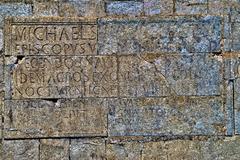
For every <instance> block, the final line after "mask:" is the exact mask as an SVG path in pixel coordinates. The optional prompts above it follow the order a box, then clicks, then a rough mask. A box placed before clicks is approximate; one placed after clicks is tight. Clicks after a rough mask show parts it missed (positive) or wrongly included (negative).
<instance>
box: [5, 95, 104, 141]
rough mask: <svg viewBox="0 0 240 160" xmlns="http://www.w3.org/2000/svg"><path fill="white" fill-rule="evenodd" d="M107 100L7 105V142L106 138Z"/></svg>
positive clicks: (20, 101) (18, 102)
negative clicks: (32, 139) (16, 139)
mask: <svg viewBox="0 0 240 160" xmlns="http://www.w3.org/2000/svg"><path fill="white" fill-rule="evenodd" d="M105 106H106V105H105V101H104V99H67V100H64V99H61V100H58V101H56V102H54V101H48V100H31V101H30V100H19V101H17V100H11V101H8V100H7V101H6V102H5V114H4V115H5V122H4V133H5V138H6V139H8V138H38V137H82V136H86V137H88V136H106V134H107V110H106V108H105Z"/></svg>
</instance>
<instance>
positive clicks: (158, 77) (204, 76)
mask: <svg viewBox="0 0 240 160" xmlns="http://www.w3.org/2000/svg"><path fill="white" fill-rule="evenodd" d="M221 69H222V63H221V61H219V60H218V59H215V58H210V57H205V56H198V55H184V56H180V55H168V56H166V55H157V54H146V55H138V56H137V55H129V56H119V93H120V95H121V96H125V97H151V96H176V95H184V96H185V95H198V96H201V95H221V88H222V85H221V82H222V73H221V72H222V71H221Z"/></svg>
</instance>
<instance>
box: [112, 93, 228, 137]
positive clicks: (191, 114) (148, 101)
mask: <svg viewBox="0 0 240 160" xmlns="http://www.w3.org/2000/svg"><path fill="white" fill-rule="evenodd" d="M109 105H110V106H109V108H110V113H109V135H110V136H168V135H224V134H225V130H226V120H225V112H224V110H225V108H224V105H223V101H222V99H221V98H219V97H213V98H196V97H176V98H172V97H171V98H138V99H121V100H118V99H113V100H112V102H110V103H109Z"/></svg>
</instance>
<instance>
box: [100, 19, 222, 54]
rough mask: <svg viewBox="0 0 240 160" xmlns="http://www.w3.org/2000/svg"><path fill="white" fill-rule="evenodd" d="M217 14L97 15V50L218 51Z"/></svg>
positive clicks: (116, 51)
mask: <svg viewBox="0 0 240 160" xmlns="http://www.w3.org/2000/svg"><path fill="white" fill-rule="evenodd" d="M221 23H222V22H221V18H220V17H219V16H209V15H208V16H201V17H200V16H187V17H184V16H169V17H160V18H145V19H144V18H124V19H112V18H106V19H101V20H100V22H99V32H98V47H99V54H115V53H116V54H140V53H149V52H150V53H159V52H166V54H168V53H172V52H174V53H176V52H180V53H182V54H184V53H195V52H217V51H220V40H221V38H220V37H221Z"/></svg>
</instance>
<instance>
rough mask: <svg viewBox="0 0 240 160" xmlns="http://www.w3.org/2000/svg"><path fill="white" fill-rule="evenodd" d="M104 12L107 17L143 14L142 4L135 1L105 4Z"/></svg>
mask: <svg viewBox="0 0 240 160" xmlns="http://www.w3.org/2000/svg"><path fill="white" fill-rule="evenodd" d="M106 12H107V14H108V15H135V16H137V15H138V16H139V15H141V14H142V13H143V3H142V2H135V1H124V2H121V1H117V2H107V4H106Z"/></svg>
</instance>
